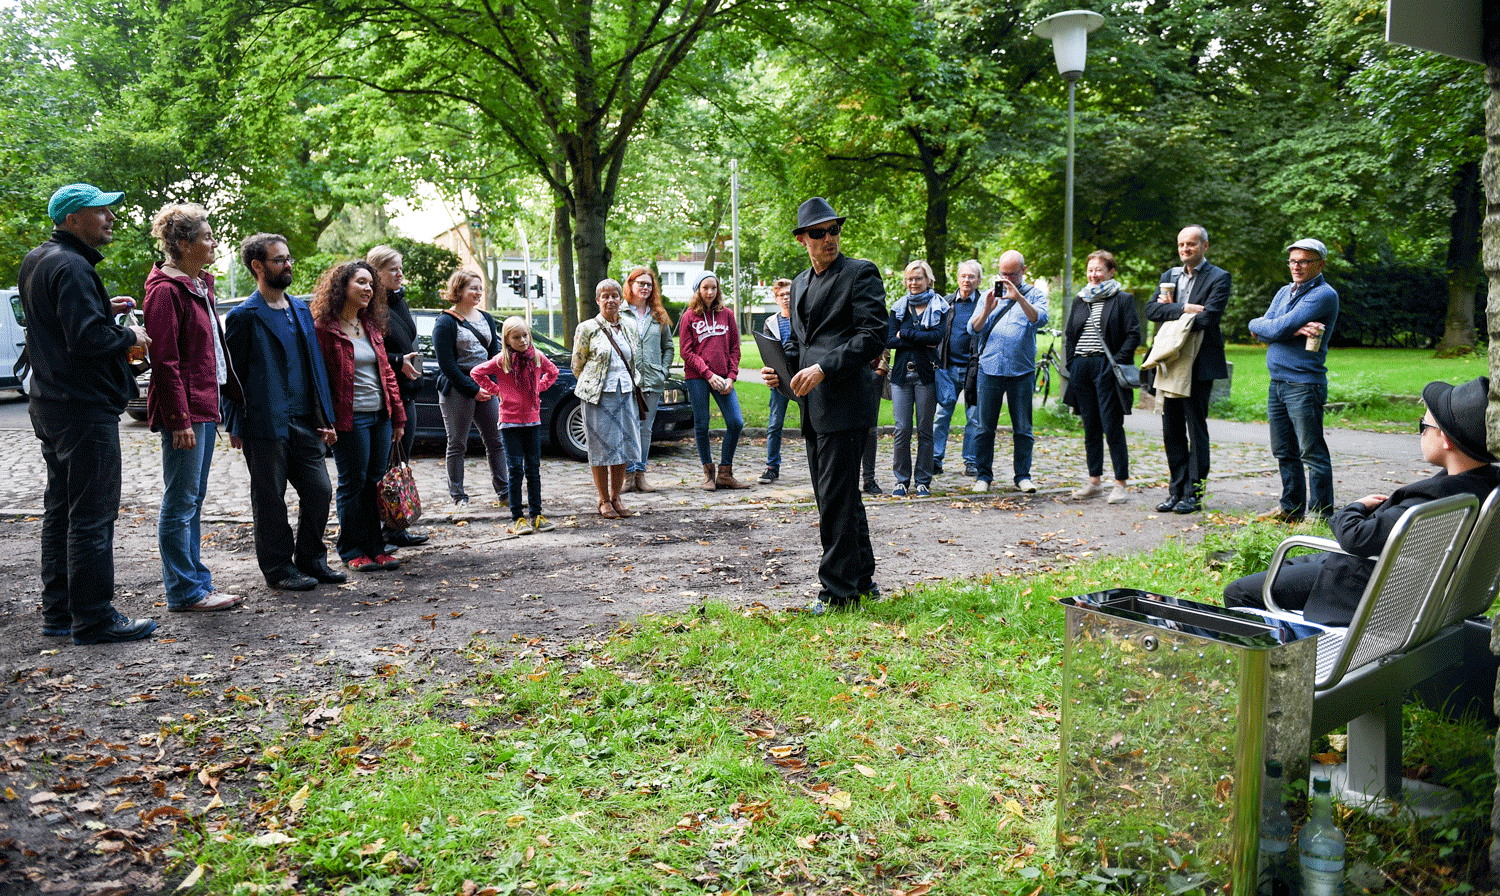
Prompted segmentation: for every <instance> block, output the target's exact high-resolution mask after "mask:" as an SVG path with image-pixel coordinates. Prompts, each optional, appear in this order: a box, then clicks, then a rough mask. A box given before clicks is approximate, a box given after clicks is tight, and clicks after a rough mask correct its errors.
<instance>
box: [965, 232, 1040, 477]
mask: <svg viewBox="0 0 1500 896" xmlns="http://www.w3.org/2000/svg"><path fill="white" fill-rule="evenodd" d="M1025 274H1026V259H1025V258H1023V257H1022V256H1021V253H1020V252H1017V251H1015V250H1014V249H1012V250H1011V251H1009V252H1006V253H1005V254H1004V255H1001V256H1000V276H999V277H997V278H996V279H995V288H994V289H992V290H991V291H990V292H989V294H987V295H986V296H985V297H984V301H983V302H978V303H976V304H975V307H974V316H973V317H971V318H969V332H970V333H971V334H973V337H974V341H973V344H972V345H971V346H970V348H971V350H972V351H975V352H978V353H979V433H978V435H977V436H976V437H975V439H974V460H975V467H976V468H977V473H978V475H977V476H976V477H975V479H974V491H976V492H980V493H983V492H987V491H989V490H990V483H991V481H992V480H993V479H994V478H995V476H994V465H995V429H996V427H997V426H998V425H999V423H1000V406H1001V405H1002V404H1005V403H1008V404H1009V405H1010V429H1011V442H1012V458H1011V468H1012V472H1013V473H1014V476H1015V483H1016V489H1017V490H1019V491H1023V492H1026V493H1027V494H1031V493H1032V492H1035V491H1036V486H1035V485H1033V484H1032V482H1031V448H1032V438H1031V394H1032V392H1034V391H1036V334H1037V331H1038V330H1040V329H1041V328H1042V327H1044V326H1046V324H1047V294H1046V293H1045V292H1042V290H1041V289H1039V288H1037V286H1036V285H1035V284H1032V285H1028V284H1027V283H1026V280H1025V279H1024V278H1025Z"/></svg>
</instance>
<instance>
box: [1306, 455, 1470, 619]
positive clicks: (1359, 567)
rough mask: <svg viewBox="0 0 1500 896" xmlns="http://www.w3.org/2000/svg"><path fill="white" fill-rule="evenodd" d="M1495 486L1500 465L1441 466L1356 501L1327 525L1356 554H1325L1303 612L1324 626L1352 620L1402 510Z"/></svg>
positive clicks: (1350, 551) (1308, 617) (1344, 546)
mask: <svg viewBox="0 0 1500 896" xmlns="http://www.w3.org/2000/svg"><path fill="white" fill-rule="evenodd" d="M1497 486H1500V467H1496V466H1495V465H1494V464H1485V465H1484V466H1482V467H1476V468H1475V469H1473V470H1469V471H1468V472H1465V473H1459V474H1457V475H1454V476H1449V475H1448V474H1447V473H1445V472H1441V471H1440V472H1439V473H1438V474H1437V475H1436V476H1433V477H1431V478H1430V479H1423V480H1422V481H1421V482H1413V483H1412V484H1411V485H1403V486H1401V487H1400V488H1398V489H1396V490H1395V491H1394V492H1392V493H1391V496H1390V497H1389V498H1387V499H1386V500H1385V503H1383V504H1379V505H1376V506H1375V508H1373V509H1370V508H1366V507H1365V505H1363V504H1360V503H1358V502H1356V503H1354V504H1350V505H1349V506H1348V507H1345V508H1344V509H1343V510H1340V511H1339V512H1338V513H1336V514H1334V515H1333V518H1332V519H1331V520H1329V521H1328V525H1329V528H1331V529H1333V536H1334V538H1336V539H1337V540H1338V543H1339V547H1341V548H1343V549H1344V550H1346V551H1348V552H1349V553H1350V554H1353V555H1354V556H1352V557H1346V556H1344V555H1342V554H1328V555H1326V556H1327V559H1325V560H1324V561H1323V566H1322V569H1321V570H1319V572H1318V579H1317V584H1316V585H1315V586H1314V587H1313V590H1312V593H1311V594H1309V595H1308V598H1307V605H1306V606H1305V607H1303V610H1302V615H1303V616H1305V617H1306V618H1307V619H1308V620H1309V621H1310V622H1316V623H1319V624H1321V625H1340V626H1342V625H1348V624H1349V621H1350V620H1351V619H1352V618H1353V617H1354V611H1355V609H1356V608H1357V607H1358V606H1359V599H1360V597H1361V596H1362V595H1363V594H1364V593H1365V586H1366V585H1368V584H1369V582H1370V573H1371V572H1372V571H1374V569H1375V561H1374V560H1370V559H1368V558H1370V557H1374V556H1376V555H1378V554H1379V553H1380V552H1381V551H1382V550H1384V549H1385V542H1386V539H1388V538H1389V537H1390V534H1391V530H1392V529H1394V528H1395V527H1396V521H1397V520H1399V519H1401V514H1403V513H1405V512H1406V511H1407V510H1408V509H1410V508H1412V507H1414V506H1416V505H1418V504H1422V503H1424V502H1427V501H1431V500H1432V499H1434V498H1444V497H1447V496H1448V495H1473V496H1474V497H1476V498H1478V499H1479V500H1480V501H1481V502H1483V501H1484V499H1485V498H1487V497H1489V494H1490V492H1492V491H1494V490H1495V488H1496V487H1497Z"/></svg>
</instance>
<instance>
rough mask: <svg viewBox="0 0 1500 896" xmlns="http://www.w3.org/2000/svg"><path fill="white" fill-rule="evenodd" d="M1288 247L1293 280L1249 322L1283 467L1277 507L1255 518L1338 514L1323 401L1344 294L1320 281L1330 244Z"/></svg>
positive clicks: (1294, 519) (1275, 451)
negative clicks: (1267, 381) (1266, 373)
mask: <svg viewBox="0 0 1500 896" xmlns="http://www.w3.org/2000/svg"><path fill="white" fill-rule="evenodd" d="M1287 253H1288V255H1289V256H1290V257H1289V258H1288V259H1287V265H1288V266H1289V267H1290V268H1291V272H1292V282H1291V283H1290V284H1289V285H1287V286H1283V287H1282V288H1281V289H1280V291H1278V292H1277V293H1276V297H1275V298H1274V299H1272V300H1271V307H1270V308H1267V309H1266V313H1265V314H1264V315H1263V316H1261V317H1257V318H1255V319H1254V320H1252V321H1250V332H1251V334H1253V335H1254V336H1255V338H1256V339H1257V340H1259V341H1261V342H1264V343H1267V348H1266V367H1267V368H1268V369H1269V370H1270V372H1271V385H1270V390H1269V393H1268V395H1267V398H1266V419H1267V421H1268V422H1269V423H1270V426H1271V453H1272V454H1274V455H1276V463H1277V465H1278V466H1279V467H1280V469H1281V502H1280V506H1278V507H1277V508H1276V509H1275V510H1272V511H1270V512H1268V513H1263V514H1261V515H1260V516H1259V517H1258V519H1260V520H1261V521H1263V522H1265V521H1271V520H1275V521H1277V522H1286V523H1294V522H1298V521H1300V520H1301V519H1302V518H1303V517H1304V516H1306V515H1307V513H1309V512H1311V513H1314V514H1317V515H1318V516H1320V517H1323V518H1325V519H1326V518H1327V517H1328V515H1329V514H1331V513H1333V459H1332V458H1331V457H1330V456H1329V454H1328V443H1327V442H1325V441H1324V439H1323V405H1324V404H1325V403H1327V401H1328V367H1327V364H1326V362H1327V360H1328V340H1329V337H1330V336H1331V335H1332V334H1333V325H1334V323H1335V322H1336V321H1337V320H1338V316H1339V294H1338V293H1337V292H1335V291H1334V289H1333V287H1331V286H1329V285H1328V283H1327V282H1326V281H1324V279H1323V261H1324V259H1326V258H1327V257H1328V249H1327V247H1325V246H1324V245H1323V244H1322V243H1321V242H1319V241H1318V240H1314V239H1304V240H1298V241H1297V242H1295V243H1292V244H1291V245H1290V246H1288V247H1287ZM1304 465H1305V466H1306V467H1307V472H1306V475H1305V476H1304V475H1303V470H1302V468H1303V466H1304Z"/></svg>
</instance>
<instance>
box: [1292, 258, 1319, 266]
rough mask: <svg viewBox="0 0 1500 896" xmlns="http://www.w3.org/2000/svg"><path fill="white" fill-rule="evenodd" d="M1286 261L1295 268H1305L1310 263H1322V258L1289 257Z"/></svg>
mask: <svg viewBox="0 0 1500 896" xmlns="http://www.w3.org/2000/svg"><path fill="white" fill-rule="evenodd" d="M1286 263H1287V264H1289V265H1291V266H1292V267H1294V268H1305V267H1307V266H1308V265H1310V264H1322V263H1323V259H1321V258H1288V259H1287V260H1286Z"/></svg>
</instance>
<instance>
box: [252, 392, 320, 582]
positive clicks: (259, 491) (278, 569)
mask: <svg viewBox="0 0 1500 896" xmlns="http://www.w3.org/2000/svg"><path fill="white" fill-rule="evenodd" d="M244 451H245V466H246V467H248V468H249V469H250V513H251V516H252V517H253V518H254V520H255V559H256V561H257V562H258V563H259V564H260V571H261V574H262V575H264V576H265V577H266V581H267V582H270V583H272V584H274V583H276V582H279V581H281V580H282V579H284V578H286V577H287V576H289V575H291V574H292V573H294V572H296V571H297V569H298V568H299V567H300V568H303V569H311V568H312V567H314V566H316V565H317V564H319V563H323V562H327V560H328V546H327V545H325V544H324V543H323V531H324V530H325V529H326V528H327V527H328V505H329V502H330V501H331V500H332V499H333V486H332V485H331V484H330V483H329V481H328V466H327V464H326V463H325V462H324V460H323V437H322V436H320V435H318V431H317V429H315V428H314V427H313V426H312V425H311V424H310V423H307V422H299V421H293V422H292V423H291V425H290V427H289V430H288V432H287V438H286V440H285V441H283V440H281V439H245V448H244ZM287 483H291V485H292V488H294V489H296V490H297V504H298V506H297V534H296V537H295V538H293V536H292V527H291V524H290V523H289V522H288V521H287V515H286V487H287Z"/></svg>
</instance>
